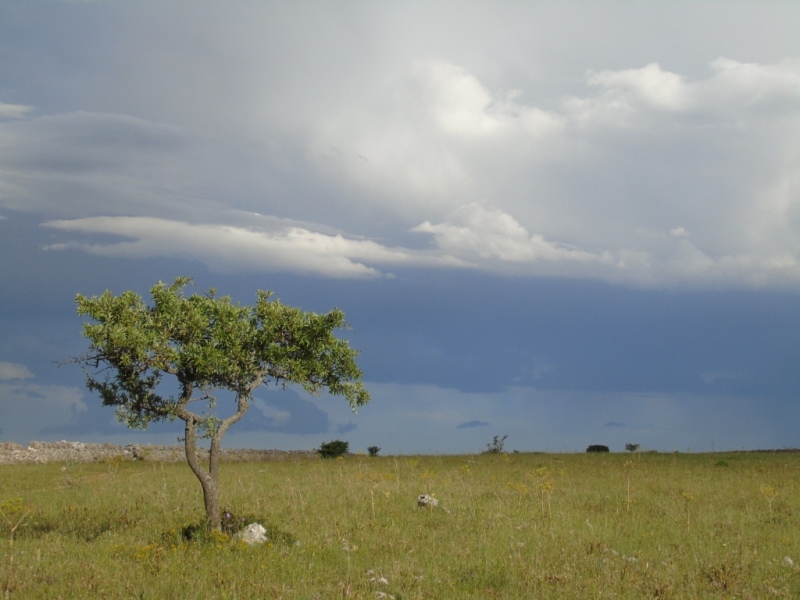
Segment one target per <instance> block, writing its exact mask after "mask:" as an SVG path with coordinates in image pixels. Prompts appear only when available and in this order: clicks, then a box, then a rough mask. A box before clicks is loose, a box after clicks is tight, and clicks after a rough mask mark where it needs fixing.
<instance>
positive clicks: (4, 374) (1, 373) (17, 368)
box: [0, 361, 33, 381]
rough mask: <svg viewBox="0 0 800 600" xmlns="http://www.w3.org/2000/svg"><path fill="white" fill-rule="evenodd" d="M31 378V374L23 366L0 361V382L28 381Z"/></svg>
mask: <svg viewBox="0 0 800 600" xmlns="http://www.w3.org/2000/svg"><path fill="white" fill-rule="evenodd" d="M32 377H33V373H31V372H30V370H29V369H28V367H26V366H25V365H20V364H16V363H10V362H2V361H0V381H2V380H14V379H30V378H32Z"/></svg>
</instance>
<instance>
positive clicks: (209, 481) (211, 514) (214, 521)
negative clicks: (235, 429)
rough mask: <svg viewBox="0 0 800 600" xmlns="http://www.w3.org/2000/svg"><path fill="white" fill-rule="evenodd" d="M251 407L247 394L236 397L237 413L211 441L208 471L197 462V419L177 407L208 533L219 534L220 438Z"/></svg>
mask: <svg viewBox="0 0 800 600" xmlns="http://www.w3.org/2000/svg"><path fill="white" fill-rule="evenodd" d="M249 407H250V401H249V393H240V394H239V396H238V403H237V410H236V413H234V414H233V415H231V416H230V417H228V418H227V419H224V420H223V421H222V423H220V426H219V429H217V431H215V432H214V435H213V436H212V437H211V446H210V448H209V451H208V469H205V468H203V465H202V464H201V463H200V461H199V460H198V458H197V421H198V419H199V417H198V416H197V415H195V414H193V413H191V412H189V411H187V410H186V409H185V403H184V404H183V405H182V406H180V407H179V413H178V414H179V416H180V418H181V419H183V420H184V422H185V423H186V429H185V434H184V449H185V451H186V462H188V463H189V467H190V468H191V469H192V472H193V473H194V474H195V477H197V479H198V481H200V487H201V488H202V489H203V503H204V504H205V509H206V522H207V523H208V528H209V530H216V531H222V520H221V518H220V510H219V499H218V497H217V483H218V481H219V457H220V447H221V442H222V436H224V435H225V432H226V431H228V429H229V428H230V426H231V425H233V424H234V423H236V422H237V421H239V420H240V419H241V418H242V417H243V416H244V413H246V412H247V409H248V408H249Z"/></svg>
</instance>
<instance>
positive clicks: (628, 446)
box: [625, 444, 639, 452]
mask: <svg viewBox="0 0 800 600" xmlns="http://www.w3.org/2000/svg"><path fill="white" fill-rule="evenodd" d="M638 449H639V444H625V450H627V451H628V452H636V451H637V450H638Z"/></svg>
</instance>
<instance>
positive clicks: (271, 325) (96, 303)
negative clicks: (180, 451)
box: [76, 277, 369, 432]
mask: <svg viewBox="0 0 800 600" xmlns="http://www.w3.org/2000/svg"><path fill="white" fill-rule="evenodd" d="M190 283H191V279H189V278H187V277H179V278H177V279H176V280H175V281H174V282H173V283H172V284H171V285H166V284H164V283H162V282H159V283H157V284H156V285H154V286H153V287H152V288H151V290H150V296H151V299H152V303H151V304H149V305H148V304H147V303H146V302H145V301H144V300H143V299H142V298H141V296H139V295H137V294H135V293H134V292H131V291H127V292H123V293H122V294H120V295H119V296H114V295H113V294H112V293H111V292H109V291H106V292H104V293H103V294H102V295H100V296H96V297H92V298H87V297H85V296H82V295H78V296H77V297H76V304H77V310H78V314H80V315H81V316H85V317H89V319H91V322H89V323H86V324H84V327H83V335H84V337H86V338H87V339H88V340H89V342H90V348H89V351H88V353H87V354H86V355H85V356H83V357H81V358H80V359H79V362H81V363H83V364H84V366H85V367H86V368H87V369H88V368H91V369H93V371H91V372H88V373H87V385H88V387H89V389H91V390H93V391H96V392H98V393H99V394H100V396H101V398H102V399H103V403H104V404H105V405H108V406H116V407H117V408H118V415H119V417H120V418H121V419H122V420H124V421H125V422H126V423H127V424H128V425H129V426H131V427H146V426H147V425H148V424H149V423H150V422H152V421H158V420H162V419H174V418H175V417H176V416H177V417H180V418H183V419H184V420H186V418H187V417H188V416H190V415H191V417H192V420H193V421H195V422H198V423H199V422H201V417H199V416H198V415H195V414H194V413H188V411H186V412H183V411H185V410H186V405H187V404H188V403H189V402H191V401H195V400H200V399H205V400H209V399H213V396H211V394H210V393H209V390H213V389H223V390H229V391H232V392H234V393H235V394H236V396H237V397H238V398H239V399H240V402H239V406H240V407H244V408H243V409H244V410H246V407H247V406H248V404H247V402H241V400H246V399H248V398H249V397H250V395H251V394H252V392H253V391H254V390H255V389H256V388H257V387H258V386H259V385H263V384H267V383H269V382H270V381H272V382H273V383H276V384H277V383H280V384H287V383H296V384H300V385H302V386H303V387H304V388H305V389H307V390H308V391H310V392H312V393H319V391H320V390H321V389H323V388H327V389H328V391H329V392H330V393H332V394H334V395H342V396H344V397H345V398H346V399H347V401H348V402H349V403H350V405H351V406H352V407H353V408H354V409H355V407H357V406H361V405H363V404H365V403H366V402H368V401H369V393H368V392H367V390H366V389H365V388H364V386H363V384H362V383H361V377H362V373H361V371H360V369H359V368H358V366H357V365H356V362H355V357H356V356H357V354H358V352H357V351H355V350H353V349H351V348H350V346H349V344H348V343H347V342H346V341H345V340H341V339H338V338H337V337H336V336H335V335H334V332H335V330H337V329H340V328H344V327H346V324H345V320H344V313H343V312H342V311H341V310H339V309H334V310H332V311H330V312H328V313H325V314H322V315H320V314H315V313H308V312H304V311H302V310H300V309H298V308H294V307H290V306H286V305H284V304H282V303H280V302H279V301H277V300H272V293H271V292H267V291H261V290H260V291H258V292H257V293H256V302H255V304H254V305H252V306H240V305H238V304H234V303H233V302H232V301H231V299H230V298H229V297H228V296H222V297H217V296H216V293H215V291H214V290H211V291H210V292H209V293H208V294H193V295H191V296H188V297H187V296H186V295H185V294H184V291H185V288H186V287H187V286H188V285H189V284H190ZM165 375H169V376H172V383H173V384H177V385H175V386H174V391H173V393H172V394H169V395H163V393H162V391H163V390H165V389H166V388H167V387H168V383H167V382H166V381H163V378H164V376H165ZM198 390H199V391H200V392H202V393H201V394H200V395H199V396H196V395H195V392H196V391H198ZM240 416H241V415H240ZM202 419H206V420H205V421H203V422H205V423H207V424H209V425H210V424H211V421H208V420H207V419H208V417H202ZM220 428H221V426H220V424H219V423H215V424H214V425H213V426H211V427H209V428H208V429H209V430H210V431H212V432H213V431H217V430H220ZM226 428H227V427H225V428H222V431H224V430H225V429H226Z"/></svg>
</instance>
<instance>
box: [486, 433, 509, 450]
mask: <svg viewBox="0 0 800 600" xmlns="http://www.w3.org/2000/svg"><path fill="white" fill-rule="evenodd" d="M507 438H508V434H506V435H503V436H499V435H496V436H494V438H493V439H492V443H491V444H486V450H484V451H483V454H500V453H501V452H502V451H503V448H505V445H506V439H507Z"/></svg>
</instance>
